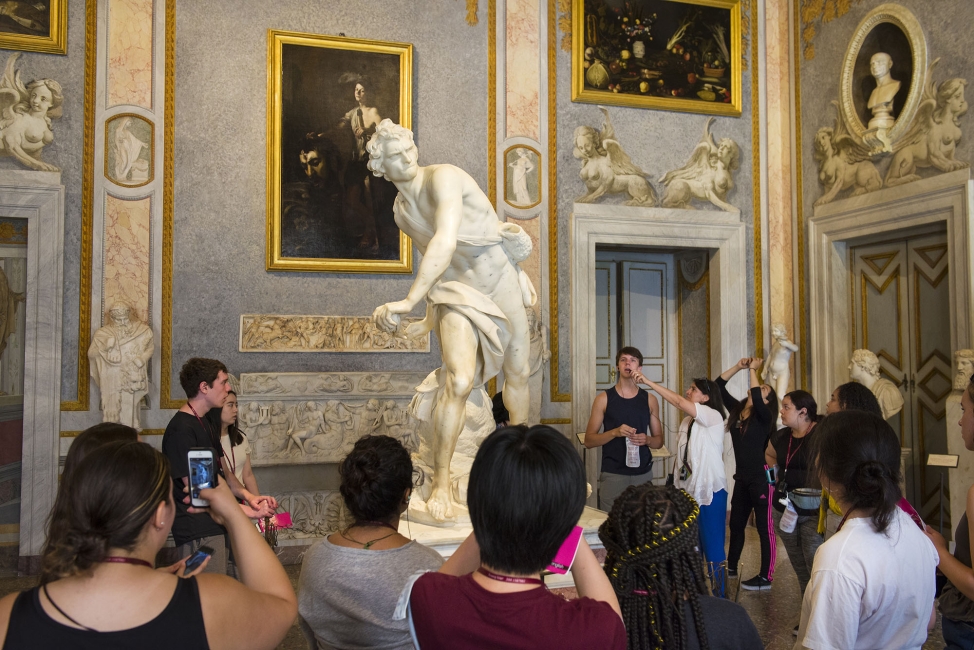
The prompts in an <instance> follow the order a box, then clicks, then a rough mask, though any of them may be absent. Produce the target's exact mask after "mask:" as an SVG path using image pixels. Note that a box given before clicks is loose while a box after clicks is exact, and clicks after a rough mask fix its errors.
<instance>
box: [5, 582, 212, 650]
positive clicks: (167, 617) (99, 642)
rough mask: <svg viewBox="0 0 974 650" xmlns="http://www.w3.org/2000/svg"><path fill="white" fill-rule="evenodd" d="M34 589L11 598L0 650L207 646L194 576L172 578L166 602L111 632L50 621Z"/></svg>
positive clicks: (202, 649)
mask: <svg viewBox="0 0 974 650" xmlns="http://www.w3.org/2000/svg"><path fill="white" fill-rule="evenodd" d="M40 589H41V588H40V587H35V588H33V589H31V590H30V591H23V592H21V593H20V595H19V596H17V600H16V601H14V606H13V609H12V610H11V612H10V625H9V627H8V628H7V638H6V640H5V641H4V644H3V650H21V649H23V650H27V649H29V648H72V649H78V650H116V649H117V650H127V649H129V648H138V649H139V650H170V649H171V648H180V650H209V647H210V644H209V643H208V642H207V640H206V629H205V628H204V627H203V609H202V607H201V606H200V592H199V587H198V586H197V584H196V578H195V577H192V578H185V579H184V578H180V579H179V580H177V581H176V589H175V590H174V591H173V595H172V598H171V599H170V600H169V604H168V605H166V608H165V609H163V610H162V612H160V614H159V615H158V616H156V617H155V618H154V619H152V620H151V621H149V622H147V623H143V624H142V625H139V626H137V627H133V628H129V629H127V630H116V631H114V632H91V631H88V630H79V629H77V628H73V627H68V626H67V625H63V624H61V623H59V622H58V621H55V620H54V619H53V618H51V617H50V616H49V615H48V614H47V612H45V611H44V609H43V607H42V606H41V601H40ZM70 613H71V612H68V614H70Z"/></svg>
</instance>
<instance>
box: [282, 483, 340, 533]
mask: <svg viewBox="0 0 974 650" xmlns="http://www.w3.org/2000/svg"><path fill="white" fill-rule="evenodd" d="M274 498H276V499H277V502H278V503H279V504H280V507H281V508H282V509H284V511H286V512H289V513H291V522H292V526H291V527H290V528H281V529H278V531H277V539H278V541H280V540H289V539H295V540H298V539H307V540H312V541H314V540H316V539H319V538H321V537H325V536H327V535H331V534H332V533H334V532H336V531H338V530H341V529H343V528H345V527H346V526H347V525H349V524H350V523H351V515H349V513H348V509H347V508H346V507H345V502H344V500H343V499H342V495H341V494H339V492H338V491H337V490H319V491H314V492H287V493H284V494H278V495H275V497H274Z"/></svg>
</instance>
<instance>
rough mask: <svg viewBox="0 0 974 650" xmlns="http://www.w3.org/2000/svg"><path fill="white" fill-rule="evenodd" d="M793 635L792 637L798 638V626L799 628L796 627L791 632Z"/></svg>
mask: <svg viewBox="0 0 974 650" xmlns="http://www.w3.org/2000/svg"><path fill="white" fill-rule="evenodd" d="M791 635H792V636H798V626H797V625H796V626H795V629H793V630H792V631H791Z"/></svg>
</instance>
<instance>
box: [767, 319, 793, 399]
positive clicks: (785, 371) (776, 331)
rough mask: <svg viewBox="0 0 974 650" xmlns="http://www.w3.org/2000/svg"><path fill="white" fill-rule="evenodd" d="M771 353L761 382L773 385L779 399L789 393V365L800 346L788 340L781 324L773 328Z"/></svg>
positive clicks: (776, 324)
mask: <svg viewBox="0 0 974 650" xmlns="http://www.w3.org/2000/svg"><path fill="white" fill-rule="evenodd" d="M771 338H772V339H774V343H772V344H771V352H770V353H769V354H768V361H767V362H766V363H765V364H764V370H762V371H761V381H765V382H768V383H772V382H773V385H774V392H775V393H777V395H778V396H779V399H780V398H781V397H783V396H784V395H785V393H787V392H788V382H789V381H791V369H790V367H789V365H788V363H789V361H791V355H792V354H794V353H795V352H797V351H798V346H797V345H795V344H794V343H792V342H791V341H790V340H788V332H787V330H785V326H784V325H782V324H781V323H775V324H774V326H773V327H772V328H771Z"/></svg>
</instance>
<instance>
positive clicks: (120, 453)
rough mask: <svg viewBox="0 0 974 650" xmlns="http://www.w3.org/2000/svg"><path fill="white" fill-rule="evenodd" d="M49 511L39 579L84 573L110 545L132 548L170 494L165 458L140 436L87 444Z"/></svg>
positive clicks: (166, 460)
mask: <svg viewBox="0 0 974 650" xmlns="http://www.w3.org/2000/svg"><path fill="white" fill-rule="evenodd" d="M67 480H68V482H67V483H66V484H64V485H63V492H62V496H63V497H64V498H61V499H58V502H57V503H56V505H55V511H54V512H52V513H51V522H50V526H49V528H48V534H47V541H46V543H45V545H44V552H43V555H42V556H41V584H46V583H48V582H52V581H54V580H59V579H61V578H66V577H69V576H73V575H79V574H87V573H89V572H90V571H91V569H92V567H93V565H95V564H96V563H98V562H101V561H102V560H104V559H105V556H106V555H107V554H108V551H109V550H110V549H113V548H119V549H124V550H126V551H132V550H134V549H135V547H136V545H137V544H138V541H139V538H140V537H141V536H142V532H143V530H144V529H145V526H146V524H147V523H148V522H149V520H150V519H151V518H152V516H153V515H154V514H155V512H156V508H158V507H159V504H160V503H162V502H165V501H168V500H169V499H171V498H172V496H171V494H172V488H171V485H172V482H171V481H170V478H169V460H168V459H167V458H166V457H165V456H164V455H163V454H161V453H160V452H158V451H156V450H155V449H153V448H152V447H150V446H149V445H147V444H145V443H143V442H112V443H109V444H107V445H102V446H101V447H98V448H97V449H94V450H92V451H91V452H90V453H89V454H88V455H87V456H85V458H84V459H82V460H81V462H80V463H78V465H77V467H76V468H75V469H74V470H73V471H72V472H71V476H69V477H68V479H67Z"/></svg>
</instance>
